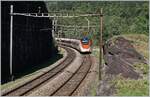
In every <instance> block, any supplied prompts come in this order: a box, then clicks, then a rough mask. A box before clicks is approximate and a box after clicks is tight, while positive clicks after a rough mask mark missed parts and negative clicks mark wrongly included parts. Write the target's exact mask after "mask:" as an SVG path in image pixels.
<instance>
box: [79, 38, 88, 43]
mask: <svg viewBox="0 0 150 97" xmlns="http://www.w3.org/2000/svg"><path fill="white" fill-rule="evenodd" d="M81 42H82V43H83V44H88V42H89V39H88V38H87V37H84V38H82V40H81Z"/></svg>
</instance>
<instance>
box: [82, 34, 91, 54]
mask: <svg viewBox="0 0 150 97" xmlns="http://www.w3.org/2000/svg"><path fill="white" fill-rule="evenodd" d="M80 42H81V46H80V49H81V52H83V53H91V45H92V40H90V39H89V38H88V37H83V38H82V39H81V40H80Z"/></svg>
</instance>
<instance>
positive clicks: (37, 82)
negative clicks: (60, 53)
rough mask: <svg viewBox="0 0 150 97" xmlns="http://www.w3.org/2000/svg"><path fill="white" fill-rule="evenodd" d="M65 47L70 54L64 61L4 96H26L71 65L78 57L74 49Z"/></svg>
mask: <svg viewBox="0 0 150 97" xmlns="http://www.w3.org/2000/svg"><path fill="white" fill-rule="evenodd" d="M63 48H64V49H66V51H67V52H68V56H67V57H66V59H65V60H64V61H63V62H62V63H60V64H59V65H57V66H56V67H54V68H52V69H51V70H49V71H47V72H46V73H44V74H42V75H40V76H38V77H37V78H35V79H33V80H30V81H29V82H27V83H25V84H23V85H21V86H19V87H17V88H15V89H12V90H11V91H8V92H5V93H3V94H2V96H26V95H28V94H29V93H30V92H31V91H34V90H36V89H38V88H39V87H40V86H42V85H44V84H46V83H47V82H48V81H50V80H52V79H53V78H55V76H56V75H58V74H59V73H61V72H62V71H63V70H64V69H65V68H66V67H67V66H69V65H70V63H71V62H72V61H73V60H74V58H75V57H76V54H75V52H74V51H73V50H72V49H69V48H67V47H64V46H63Z"/></svg>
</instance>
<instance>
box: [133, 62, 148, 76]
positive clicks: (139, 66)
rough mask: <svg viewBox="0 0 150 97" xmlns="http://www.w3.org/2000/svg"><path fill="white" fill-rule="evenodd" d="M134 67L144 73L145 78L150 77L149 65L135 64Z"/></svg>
mask: <svg viewBox="0 0 150 97" xmlns="http://www.w3.org/2000/svg"><path fill="white" fill-rule="evenodd" d="M133 67H134V68H135V69H136V70H138V71H140V72H141V73H142V75H143V76H148V73H149V65H148V64H143V63H141V64H133Z"/></svg>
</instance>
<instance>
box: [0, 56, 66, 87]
mask: <svg viewBox="0 0 150 97" xmlns="http://www.w3.org/2000/svg"><path fill="white" fill-rule="evenodd" d="M62 57H63V55H62V54H57V55H55V56H53V57H52V58H50V59H49V60H47V61H45V62H43V63H41V64H36V65H30V66H28V67H27V68H25V69H24V70H22V71H21V72H15V73H14V80H17V79H19V78H21V77H23V76H26V75H29V74H32V73H34V72H36V71H37V70H40V69H42V68H45V67H48V66H50V65H52V64H54V63H55V62H57V61H58V60H59V59H61V58H62ZM7 82H9V80H5V81H1V84H5V83H7Z"/></svg>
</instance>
